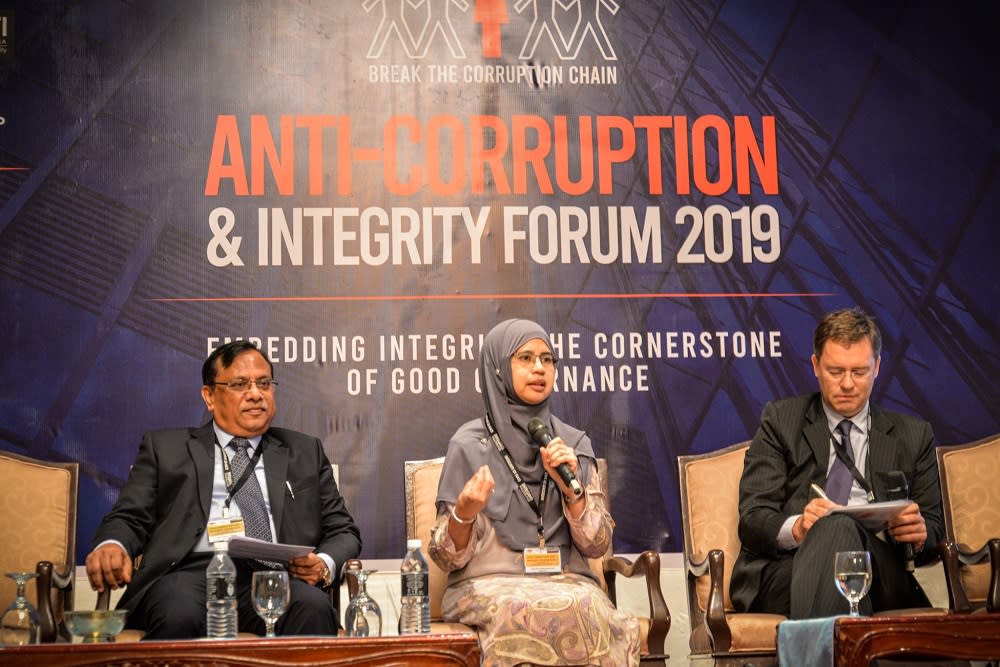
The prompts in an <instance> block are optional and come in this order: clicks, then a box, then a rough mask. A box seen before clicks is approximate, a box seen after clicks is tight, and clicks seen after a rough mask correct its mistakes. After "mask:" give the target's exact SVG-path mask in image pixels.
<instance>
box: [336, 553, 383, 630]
mask: <svg viewBox="0 0 1000 667" xmlns="http://www.w3.org/2000/svg"><path fill="white" fill-rule="evenodd" d="M348 571H349V572H351V573H353V574H354V575H355V576H356V577H357V578H358V594H357V595H355V596H354V597H353V598H351V602H350V604H349V605H347V612H346V613H345V614H344V628H345V629H346V631H347V635H348V636H349V637H381V636H382V610H381V609H380V608H379V606H378V603H377V602H375V599H374V598H372V597H371V596H370V595H368V586H367V583H368V577H369V576H371V575H373V574H375V573H376V572H377V571H378V570H358V569H350V570H348Z"/></svg>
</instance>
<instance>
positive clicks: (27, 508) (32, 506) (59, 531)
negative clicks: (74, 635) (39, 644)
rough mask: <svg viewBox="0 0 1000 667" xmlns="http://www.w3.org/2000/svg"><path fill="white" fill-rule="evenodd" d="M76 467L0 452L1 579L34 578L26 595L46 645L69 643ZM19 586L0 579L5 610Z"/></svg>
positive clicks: (74, 540) (73, 565)
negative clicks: (65, 615)
mask: <svg viewBox="0 0 1000 667" xmlns="http://www.w3.org/2000/svg"><path fill="white" fill-rule="evenodd" d="M79 479H80V465H79V464H78V463H57V462H52V461H39V460H36V459H33V458H29V457H27V456H22V455H19V454H14V453H12V452H5V451H0V545H2V548H0V573H2V572H15V571H18V572H21V571H29V572H35V573H36V574H37V575H38V577H37V578H36V579H35V585H34V586H33V587H32V586H29V587H28V589H27V591H26V593H27V596H28V599H29V601H30V602H31V603H32V604H33V605H34V606H35V608H36V609H37V610H38V616H39V620H40V621H41V638H42V641H43V642H52V641H56V639H57V638H59V637H62V638H63V639H66V640H68V639H69V638H70V635H69V633H68V632H67V631H66V628H65V626H64V625H63V623H62V614H63V611H65V610H70V609H72V608H73V578H74V569H75V563H76V509H77V488H78V484H79ZM15 591H16V586H15V584H14V582H13V581H12V580H11V579H9V578H8V577H3V576H0V600H4V602H3V603H2V605H3V606H6V604H7V603H8V602H9V601H10V600H12V599H13V598H14V595H15Z"/></svg>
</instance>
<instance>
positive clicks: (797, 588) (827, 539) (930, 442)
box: [729, 308, 944, 618]
mask: <svg viewBox="0 0 1000 667" xmlns="http://www.w3.org/2000/svg"><path fill="white" fill-rule="evenodd" d="M881 345H882V337H881V334H880V333H879V330H878V326H877V325H876V324H875V322H874V320H873V319H872V318H871V317H869V316H868V315H866V314H865V313H864V312H862V311H861V310H860V309H856V308H855V309H845V310H839V311H835V312H833V313H830V314H828V315H827V316H826V317H824V319H823V320H822V321H821V322H820V323H819V325H818V326H817V328H816V331H815V333H814V336H813V356H812V365H813V372H814V373H815V375H816V378H817V379H818V381H819V393H815V394H807V395H803V396H797V397H795V398H789V399H784V400H778V401H773V402H771V403H769V404H768V405H767V406H765V408H764V411H763V414H762V415H761V425H760V428H759V429H758V430H757V433H756V435H755V436H754V439H753V442H752V443H751V445H750V449H749V450H748V451H747V455H746V460H745V462H744V467H743V477H742V479H741V480H740V507H739V512H740V521H739V536H740V541H741V543H742V548H741V550H740V555H739V558H737V560H736V563H735V566H734V569H733V576H732V581H731V583H730V589H729V591H730V597H731V599H732V601H733V605H734V606H735V607H736V609H737V610H739V611H754V612H767V613H776V614H783V615H786V616H789V617H790V618H816V617H822V616H831V615H834V614H842V613H846V612H847V610H848V603H847V601H846V599H845V598H843V597H841V596H840V594H839V593H838V592H837V590H836V588H835V586H834V579H833V560H834V554H835V553H836V552H837V551H851V550H860V551H868V552H870V553H871V559H872V571H873V576H872V586H871V590H870V592H869V594H868V595H867V596H866V597H865V599H864V600H862V602H861V610H862V612H863V613H871V612H872V611H873V610H874V611H881V610H884V609H894V608H905V607H924V606H928V605H929V602H928V600H927V596H926V595H925V594H924V592H923V591H922V590H921V589H920V586H919V585H918V584H917V582H916V579H915V578H914V577H913V575H912V573H911V572H909V571H908V569H909V567H910V565H909V564H908V563H907V559H908V556H909V555H910V554H915V560H916V562H917V563H920V562H922V561H926V560H928V559H930V558H932V557H933V552H934V547H935V546H936V545H937V543H938V542H939V541H940V540H941V538H942V536H943V534H944V527H943V519H942V513H941V494H940V490H939V487H938V474H937V463H936V460H935V455H934V435H933V433H932V431H931V427H930V424H928V423H927V422H925V421H922V420H919V419H915V418H913V417H909V416H906V415H902V414H899V413H896V412H890V411H888V410H883V409H881V408H878V407H876V406H874V405H872V404H871V403H870V402H869V397H870V396H871V393H872V387H873V385H874V382H875V378H876V377H878V372H879V364H880V362H881V356H880V353H881ZM842 422H843V423H842ZM844 433H846V434H847V436H846V440H845V437H844V435H843V434H844ZM848 445H849V446H848ZM838 449H839V450H840V451H839V453H838V451H837V450H838ZM852 468H853V469H852ZM900 472H902V473H903V474H904V475H905V480H906V482H907V484H908V487H909V489H908V490H909V498H910V499H911V500H912V502H911V503H910V504H909V505H908V506H907V507H906V509H904V510H903V511H902V513H901V514H899V515H898V516H896V517H895V518H894V519H892V520H891V521H890V522H889V525H888V528H887V530H885V531H883V532H879V533H878V534H876V533H874V532H872V531H870V530H868V529H866V528H864V527H863V526H862V525H861V524H860V523H858V522H857V521H855V520H854V519H853V518H851V517H849V516H847V515H845V514H842V513H835V514H828V512H829V510H830V509H831V508H833V507H835V506H838V505H856V504H862V503H869V502H874V501H883V500H891V499H897V498H896V496H900V495H902V494H905V491H903V489H904V488H905V485H903V484H901V483H900V481H899V473H900ZM813 484H815V485H818V487H819V488H820V489H823V488H825V489H826V493H825V495H827V496H828V497H829V499H827V498H823V497H819V494H817V493H816V492H815V491H812V490H811V487H810V485H813ZM908 547H909V548H908ZM910 550H912V551H910ZM908 551H909V553H908Z"/></svg>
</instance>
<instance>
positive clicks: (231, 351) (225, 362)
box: [201, 340, 274, 386]
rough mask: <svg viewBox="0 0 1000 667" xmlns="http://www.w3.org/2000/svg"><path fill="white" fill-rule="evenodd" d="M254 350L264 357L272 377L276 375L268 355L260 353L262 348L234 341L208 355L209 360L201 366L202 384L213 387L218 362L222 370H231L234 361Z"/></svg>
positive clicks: (245, 342) (242, 341) (246, 342)
mask: <svg viewBox="0 0 1000 667" xmlns="http://www.w3.org/2000/svg"><path fill="white" fill-rule="evenodd" d="M250 350H253V351H255V352H259V353H260V356H262V357H264V361H266V362H267V365H268V367H269V368H270V369H271V375H272V376H273V375H274V364H272V363H271V360H270V359H268V358H267V355H266V354H264V353H263V352H261V351H260V348H259V347H257V346H256V345H254V344H253V343H251V342H250V341H248V340H234V341H232V342H230V343H226V344H225V345H220V346H219V347H217V348H215V349H214V350H212V354H210V355H208V359H206V360H205V363H204V364H202V366H201V383H202V384H203V385H207V386H212V385H213V383H214V382H215V378H216V368H215V362H216V361H218V362H219V364H220V366H221V368H229V367H230V366H232V365H233V360H234V359H236V357H238V356H239V355H241V354H243V353H244V352H249V351H250Z"/></svg>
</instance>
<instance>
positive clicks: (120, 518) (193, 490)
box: [94, 422, 361, 609]
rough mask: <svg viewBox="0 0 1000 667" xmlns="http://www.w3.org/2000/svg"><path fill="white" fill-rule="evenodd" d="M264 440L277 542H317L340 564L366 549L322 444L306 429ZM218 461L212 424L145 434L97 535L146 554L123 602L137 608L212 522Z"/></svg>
mask: <svg viewBox="0 0 1000 667" xmlns="http://www.w3.org/2000/svg"><path fill="white" fill-rule="evenodd" d="M261 444H262V445H263V446H264V452H263V459H264V471H265V476H266V478H267V493H268V498H269V500H270V503H271V514H272V516H273V518H274V524H275V530H276V533H277V535H276V540H277V541H279V542H284V543H286V544H307V545H311V546H315V547H316V550H317V551H319V552H323V553H326V554H329V555H330V557H331V558H333V561H334V563H335V564H336V566H337V567H338V568H339V567H340V566H341V565H343V564H344V563H345V562H346V561H347V560H349V559H351V558H355V557H356V556H357V555H358V554H359V553H360V552H361V538H360V533H359V531H358V528H357V526H356V525H355V524H354V519H353V518H351V515H350V514H349V513H348V511H347V508H346V507H345V505H344V499H343V498H342V497H341V495H340V491H339V490H338V489H337V485H336V483H335V482H334V479H333V472H332V470H331V469H330V462H329V461H328V460H327V457H326V454H324V452H323V446H322V443H321V442H320V441H319V440H318V439H317V438H314V437H311V436H307V435H305V434H303V433H298V432H296V431H290V430H287V429H283V428H271V429H268V431H267V432H266V433H264V435H263V437H262V439H261ZM214 463H215V432H214V430H213V428H212V422H209V423H208V424H206V425H204V426H201V427H198V428H190V429H169V430H162V431H152V432H149V433H146V434H145V435H144V436H143V439H142V444H141V445H140V447H139V453H138V455H137V456H136V460H135V463H134V464H133V466H132V471H131V472H130V473H129V478H128V481H127V482H126V484H125V486H124V488H122V491H121V493H120V494H119V496H118V502H117V503H115V506H114V507H113V508H112V510H111V512H109V513H108V514H107V516H105V517H104V520H103V521H102V522H101V525H100V527H99V528H98V529H97V534H96V536H95V537H94V545H95V546H96V545H97V544H100V543H101V542H103V541H105V540H109V539H112V540H118V541H119V542H121V543H122V544H123V545H125V549H126V550H127V551H128V553H129V555H130V556H131V557H132V558H133V560H134V559H135V558H136V557H137V556H139V555H140V554H141V555H142V562H141V565H140V567H139V568H138V569H137V570H136V571H135V572H134V573H133V577H132V583H130V584H129V586H128V588H127V589H126V591H125V593H124V594H123V595H122V598H121V600H120V601H119V603H118V607H119V608H125V609H132V608H134V607H135V606H136V605H137V604H138V602H139V599H140V598H141V597H142V596H143V595H144V594H145V592H146V590H147V589H148V587H149V585H150V584H152V583H153V582H154V581H156V580H157V579H158V578H159V577H160V576H162V575H163V574H164V573H166V572H168V571H170V570H171V569H172V568H173V567H175V566H176V565H177V564H178V563H180V562H181V561H182V560H183V559H184V558H185V556H187V555H188V553H190V551H191V549H192V548H193V547H194V545H195V544H196V543H197V542H198V539H199V538H200V537H201V534H202V533H203V532H204V531H205V528H206V524H207V522H208V516H209V506H210V503H211V499H212V480H213V473H214ZM289 486H291V489H292V491H293V492H294V497H293V495H292V494H291V493H289V490H288V487H289Z"/></svg>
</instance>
